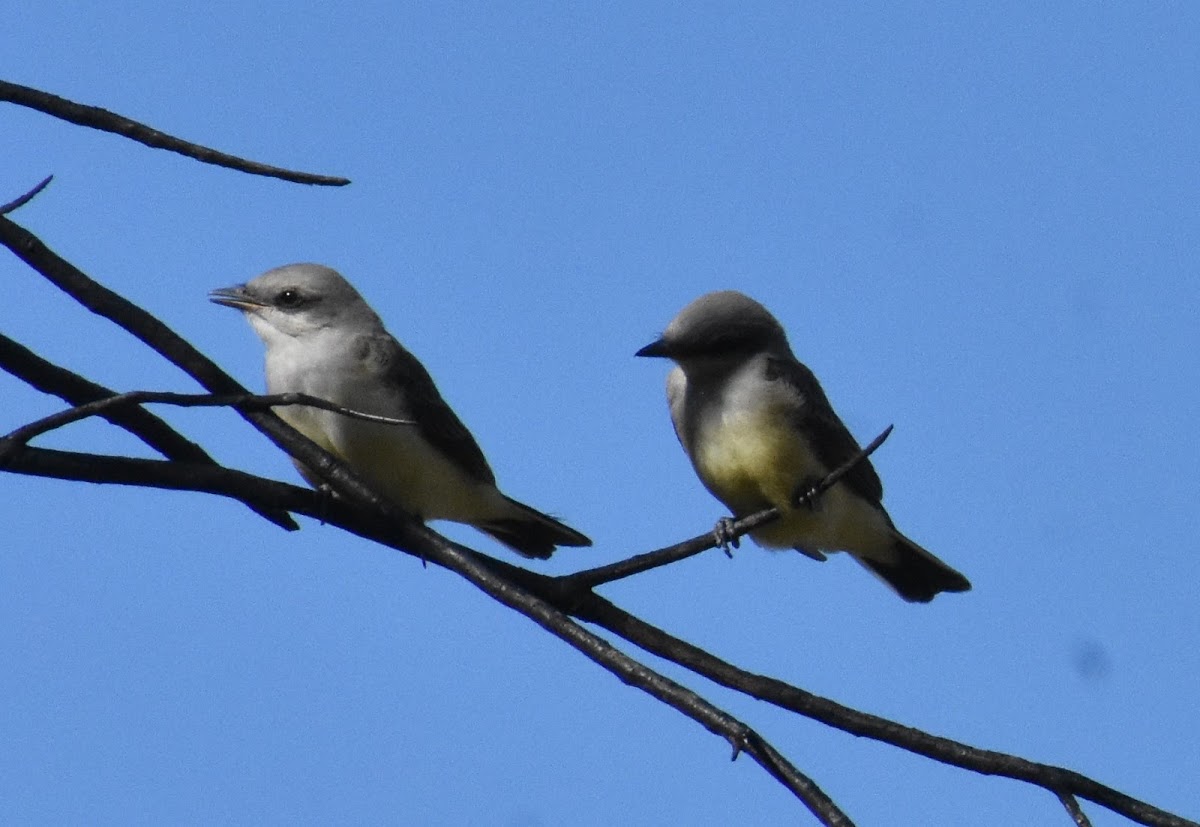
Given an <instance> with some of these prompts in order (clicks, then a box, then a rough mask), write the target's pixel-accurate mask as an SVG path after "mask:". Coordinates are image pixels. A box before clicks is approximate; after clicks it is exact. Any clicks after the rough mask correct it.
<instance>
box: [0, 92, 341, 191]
mask: <svg viewBox="0 0 1200 827" xmlns="http://www.w3.org/2000/svg"><path fill="white" fill-rule="evenodd" d="M0 101H8V102H9V103H15V104H18V105H19V106H27V107H29V108H30V109H36V110H38V111H39V112H45V113H46V114H47V115H53V116H54V117H56V118H60V119H62V120H64V121H69V122H71V123H74V124H78V125H79V126H87V127H90V128H92V129H99V130H100V131H102V132H112V133H113V134H115V135H121V136H124V137H126V138H129V139H130V140H134V141H137V142H138V143H141V144H145V145H146V146H149V147H153V148H155V149H166V150H169V151H170V152H177V153H179V154H180V155H186V156H187V157H189V158H194V159H196V160H197V161H203V162H204V163H206V164H214V165H216V166H219V167H227V168H229V169H235V170H237V171H238V172H247V173H250V174H251V175H265V176H267V177H268V178H280V179H282V180H284V181H291V182H293V183H296V184H318V185H321V186H327V187H344V186H345V185H346V184H349V183H350V179H348V178H338V177H334V176H330V175H316V174H313V173H311V172H296V171H294V170H290V169H283V168H282V167H273V166H270V165H268V164H260V163H258V162H257V161H249V160H246V159H245V158H239V157H237V156H236V155H229V154H227V153H225V152H219V151H217V150H215V149H209V148H208V147H206V146H201V145H200V144H193V143H191V142H190V141H185V140H183V139H182V138H176V137H174V136H172V135H168V134H166V133H165V132H159V131H158V130H157V129H154V128H153V127H150V126H146V125H145V124H144V123H139V122H138V121H134V120H130V119H129V118H126V117H124V116H123V115H118V114H116V113H114V112H109V111H108V110H107V109H101V108H100V107H98V106H88V105H86V104H82V103H76V102H75V101H70V100H67V99H66V98H60V97H58V96H57V95H51V94H50V93H49V92H42V91H41V90H39V89H32V88H30V87H28V86H21V85H19V84H16V83H9V82H8V81H4V80H0Z"/></svg>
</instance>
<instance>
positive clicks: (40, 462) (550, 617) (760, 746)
mask: <svg viewBox="0 0 1200 827" xmlns="http://www.w3.org/2000/svg"><path fill="white" fill-rule="evenodd" d="M0 469H3V470H8V471H13V472H16V473H22V474H32V475H36V476H44V477H53V478H57V479H68V480H77V481H81V482H92V483H115V484H122V485H140V486H149V487H155V488H166V489H171V490H186V491H198V492H203V493H210V494H220V495H222V496H228V497H233V498H235V499H243V498H245V497H248V496H252V492H253V491H255V490H261V491H263V492H264V493H265V495H266V496H267V497H268V498H269V499H270V500H271V504H272V505H274V506H276V507H285V508H288V509H289V510H292V511H295V512H297V513H307V514H309V515H311V516H314V517H319V518H321V519H323V520H325V521H328V522H329V523H331V524H334V525H339V526H341V527H345V528H347V530H350V531H352V532H353V533H356V534H359V535H360V536H363V537H366V538H368V539H371V540H374V541H376V542H380V543H383V544H385V545H388V546H390V547H392V548H394V549H396V550H398V551H402V552H405V553H407V554H412V555H414V556H417V557H419V558H420V559H423V560H429V561H430V562H432V563H435V564H437V565H439V566H442V567H443V568H446V569H449V570H451V571H454V572H456V573H458V574H460V575H461V576H463V577H464V578H466V579H467V580H469V581H470V582H471V583H473V584H474V585H475V586H476V587H478V588H479V589H481V590H482V591H484V592H485V593H487V594H488V595H490V596H491V597H493V598H494V599H496V600H498V601H500V602H501V603H504V604H505V605H507V606H509V607H510V608H513V609H516V610H517V611H519V612H521V613H522V614H524V615H525V616H527V617H529V618H530V619H532V620H533V621H534V622H535V623H537V624H538V625H540V626H542V627H543V628H545V629H546V630H547V631H549V632H551V633H552V634H554V635H556V636H557V637H559V638H560V639H562V640H564V641H565V642H567V643H568V644H569V645H571V646H573V647H574V648H575V649H577V650H579V651H580V652H582V653H583V654H584V655H586V656H587V657H588V658H590V659H591V660H593V661H595V662H596V663H598V664H599V665H600V666H602V667H604V668H605V669H607V670H608V671H610V672H612V673H613V674H615V675H616V676H617V677H618V678H620V679H621V681H622V682H624V683H626V684H628V685H630V686H633V687H636V688H638V689H641V690H642V691H644V692H647V693H648V694H650V695H651V696H653V697H655V698H657V699H658V700H660V701H662V702H664V703H666V704H667V705H669V706H671V707H672V708H673V709H676V710H677V711H679V712H681V713H683V714H684V715H686V716H687V717H689V718H691V719H692V720H694V721H696V722H697V723H699V724H701V725H702V726H703V727H704V728H705V729H707V730H709V731H710V732H712V733H714V734H716V735H720V736H722V737H723V738H725V740H727V741H728V742H729V743H730V744H731V745H732V747H733V751H734V757H735V758H736V757H737V755H738V753H741V752H745V753H746V754H748V755H749V756H750V757H751V758H753V759H754V760H755V762H757V763H758V764H759V765H760V766H762V767H763V768H764V769H765V770H766V771H767V772H768V773H770V774H771V775H772V776H773V777H774V778H776V779H777V780H778V781H780V783H782V784H783V785H784V786H786V787H787V788H788V789H789V790H791V791H792V793H793V794H794V795H796V797H797V798H799V799H800V800H801V801H803V802H804V804H805V805H806V806H807V807H808V808H809V809H810V810H811V811H812V812H813V813H814V815H816V816H817V818H818V819H819V820H820V821H821V823H822V824H826V825H845V826H846V827H852V824H853V822H851V821H850V819H849V818H848V817H847V816H846V815H845V813H843V812H842V811H841V810H840V809H839V808H838V807H837V806H836V804H834V803H833V801H832V799H830V798H829V797H828V796H827V795H826V794H825V793H824V792H823V791H822V790H821V789H820V787H818V786H817V785H816V783H814V782H813V781H812V779H810V778H809V777H808V776H806V775H805V774H803V773H801V772H800V771H799V770H798V769H796V768H795V767H794V766H792V764H791V763H789V762H788V761H787V759H785V758H784V757H783V756H782V755H781V754H780V753H779V752H778V751H777V750H775V748H774V747H772V746H771V745H770V744H769V743H768V742H767V741H766V740H765V739H764V738H763V737H762V736H761V735H759V734H758V733H757V732H755V731H754V730H753V729H751V728H750V727H748V726H747V725H746V724H744V723H742V722H741V721H739V720H737V719H736V718H734V717H732V716H730V715H729V714H728V713H726V712H723V711H722V710H720V709H719V708H717V707H716V706H714V705H712V704H711V703H709V702H708V701H706V700H704V699H703V698H702V697H700V696H699V695H697V694H696V693H694V692H692V691H691V690H689V689H687V688H686V687H683V686H682V685H680V684H678V683H676V682H675V681H672V680H670V679H669V678H666V677H664V676H662V675H660V674H659V673H657V672H655V671H654V670H652V669H649V668H648V667H646V666H644V665H643V664H641V663H639V662H637V661H636V660H633V659H632V658H630V657H629V656H628V655H625V654H624V653H622V652H621V651H620V650H618V649H616V648H615V647H613V646H612V645H611V644H610V643H608V642H607V641H605V640H604V639H603V638H600V637H598V636H596V635H594V634H592V633H591V632H588V631H587V630H586V629H584V628H583V627H582V626H580V625H578V624H577V623H575V622H574V621H572V620H571V619H570V618H569V617H567V615H565V614H563V613H562V612H561V611H560V610H559V609H557V608H555V607H554V606H553V605H551V604H550V603H549V602H547V601H545V600H543V599H541V598H539V597H537V596H535V595H534V594H532V593H531V592H529V591H527V590H525V589H524V588H522V587H521V586H519V585H517V584H516V583H514V582H512V581H510V580H508V579H507V578H505V577H504V576H503V575H502V574H500V573H498V572H499V571H501V570H502V569H503V568H505V567H504V566H501V565H500V564H499V561H496V560H493V559H492V558H490V557H488V556H487V555H484V554H481V553H479V552H477V551H474V550H472V549H468V548H466V547H463V546H459V545H457V544H455V543H452V542H451V541H449V540H447V539H446V538H445V537H442V536H441V535H440V534H437V533H436V532H434V531H432V530H430V529H428V528H426V527H425V526H423V525H420V524H419V523H412V522H410V521H408V520H407V519H405V518H399V519H397V515H395V514H391V515H389V514H386V513H379V512H376V511H365V512H364V511H363V510H362V509H361V508H357V507H355V506H353V505H351V504H349V503H346V502H344V501H340V500H332V501H323V500H322V498H321V496H322V495H321V494H320V493H319V492H314V491H312V490H311V489H304V488H299V487H297V486H293V485H287V484H286V483H280V482H276V481H274V480H266V479H262V478H259V477H255V476H252V475H250V474H245V473H243V472H241V471H234V470H231V469H227V468H222V467H220V466H212V465H207V464H203V465H202V464H189V463H180V462H168V461H164V460H150V459H134V458H129V457H114V456H105V455H98V454H84V453H78V452H73V451H56V450H51V449H47V448H30V447H28V446H26V445H22V444H20V443H17V442H14V441H13V440H12V439H10V438H9V437H0Z"/></svg>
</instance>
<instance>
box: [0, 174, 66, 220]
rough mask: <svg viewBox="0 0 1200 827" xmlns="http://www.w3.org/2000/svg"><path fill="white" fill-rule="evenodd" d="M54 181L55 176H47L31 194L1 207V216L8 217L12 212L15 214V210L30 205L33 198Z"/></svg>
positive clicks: (20, 196)
mask: <svg viewBox="0 0 1200 827" xmlns="http://www.w3.org/2000/svg"><path fill="white" fill-rule="evenodd" d="M53 179H54V176H53V175H47V176H46V177H45V178H43V179H42V180H41V182H40V183H39V184H37V186H35V187H34V188H33V189H31V190H30V191H29V192H27V193H25V194H24V195H19V196H17V197H16V198H14V199H13V200H12V201H9V202H8V203H7V204H5V205H4V206H2V207H0V215H8V214H9V213H10V212H13V211H14V210H18V209H20V208H21V207H23V206H25V205H26V204H28V203H29V202H30V201H32V200H33V197H34V196H35V195H37V194H38V193H39V192H41V191H42V190H44V189H45V188H46V187H47V186H48V185H49V184H50V182H51V181H52V180H53Z"/></svg>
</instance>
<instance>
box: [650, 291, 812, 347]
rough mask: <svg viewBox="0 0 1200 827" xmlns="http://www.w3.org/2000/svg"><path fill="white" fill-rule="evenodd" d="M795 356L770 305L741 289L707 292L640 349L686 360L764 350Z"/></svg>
mask: <svg viewBox="0 0 1200 827" xmlns="http://www.w3.org/2000/svg"><path fill="white" fill-rule="evenodd" d="M764 351H765V352H769V353H778V354H781V355H782V354H790V353H791V348H790V347H788V341H787V334H786V333H784V332H783V327H782V326H781V325H780V324H779V322H778V321H776V319H775V317H774V316H772V315H771V314H770V312H769V311H768V310H767V308H765V307H763V306H762V305H761V304H759V303H758V302H756V301H755V300H754V299H752V298H750V297H749V296H747V295H745V294H744V293H739V292H737V291H736V290H721V291H718V292H716V293H706V294H704V295H703V296H701V297H700V298H698V299H696V300H695V301H693V302H692V303H691V304H689V305H688V306H687V307H685V308H683V310H681V311H679V315H678V316H676V317H675V318H674V319H672V320H671V323H670V324H669V325H667V329H666V330H665V331H663V335H662V337H661V338H659V339H658V340H657V341H655V342H651V343H650V344H648V345H646V346H645V347H644V348H642V349H641V350H639V351H638V352H637V355H638V356H662V357H666V358H668V359H673V360H675V361H676V362H679V363H680V364H684V363H687V362H701V361H704V362H708V361H713V360H719V361H728V360H741V359H745V358H747V357H750V356H753V355H755V354H758V353H762V352H764Z"/></svg>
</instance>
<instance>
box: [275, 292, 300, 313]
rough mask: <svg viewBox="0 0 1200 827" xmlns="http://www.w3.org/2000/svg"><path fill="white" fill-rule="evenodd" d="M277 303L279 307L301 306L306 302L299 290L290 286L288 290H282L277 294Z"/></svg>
mask: <svg viewBox="0 0 1200 827" xmlns="http://www.w3.org/2000/svg"><path fill="white" fill-rule="evenodd" d="M275 304H276V306H278V307H288V308H290V307H299V306H300V305H302V304H304V296H302V295H301V294H300V291H299V290H296V289H295V288H292V287H289V288H287V289H286V290H280V291H279V292H278V293H277V294H276V295H275Z"/></svg>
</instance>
